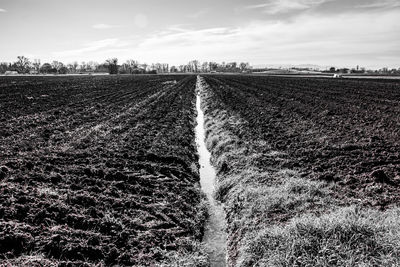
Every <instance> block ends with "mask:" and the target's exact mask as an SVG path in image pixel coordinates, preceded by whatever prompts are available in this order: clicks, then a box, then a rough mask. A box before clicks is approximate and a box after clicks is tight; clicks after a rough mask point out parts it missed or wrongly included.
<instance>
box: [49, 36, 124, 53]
mask: <svg viewBox="0 0 400 267" xmlns="http://www.w3.org/2000/svg"><path fill="white" fill-rule="evenodd" d="M127 45H128V42H126V41H120V40H119V39H117V38H110V39H104V40H99V41H94V42H89V43H86V44H85V45H84V47H82V48H79V49H72V50H65V51H58V52H53V55H55V56H59V57H66V56H77V55H81V54H83V53H88V52H95V51H99V50H105V49H118V48H121V47H125V46H127Z"/></svg>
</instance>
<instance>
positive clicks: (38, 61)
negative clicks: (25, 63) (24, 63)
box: [32, 59, 41, 72]
mask: <svg viewBox="0 0 400 267" xmlns="http://www.w3.org/2000/svg"><path fill="white" fill-rule="evenodd" d="M32 65H33V67H34V68H35V70H36V71H37V72H39V71H40V66H41V64H40V59H34V60H33V63H32Z"/></svg>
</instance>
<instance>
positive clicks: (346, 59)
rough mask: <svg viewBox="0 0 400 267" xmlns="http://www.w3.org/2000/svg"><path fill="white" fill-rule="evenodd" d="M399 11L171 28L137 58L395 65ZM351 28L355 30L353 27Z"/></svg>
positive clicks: (399, 43)
mask: <svg viewBox="0 0 400 267" xmlns="http://www.w3.org/2000/svg"><path fill="white" fill-rule="evenodd" d="M398 15H399V14H398V12H395V11H393V10H391V11H388V12H386V13H385V14H382V13H367V14H366V13H358V14H340V15H324V16H322V15H321V16H308V15H307V16H306V15H303V16H298V17H296V18H295V20H294V21H292V22H284V21H278V22H271V21H262V20H260V21H253V22H251V23H249V24H248V25H245V26H241V27H217V28H207V29H200V30H197V29H182V28H179V31H177V30H175V29H169V30H167V31H163V32H160V33H158V34H154V35H152V36H150V37H148V38H147V39H145V40H143V41H142V42H141V43H140V44H139V45H138V46H137V47H135V50H134V53H136V55H140V56H141V57H142V58H146V59H147V60H149V61H169V62H171V59H172V61H173V60H174V59H175V62H171V63H173V64H178V62H185V61H188V60H190V59H193V58H197V59H199V60H216V61H231V60H235V61H250V62H252V63H254V64H262V63H293V64H300V63H316V64H320V65H329V64H333V65H337V66H355V65H357V64H360V65H364V66H368V64H369V65H371V64H376V65H380V66H381V67H382V66H383V65H394V66H395V65H397V64H398V62H399V60H400V48H399V47H400V38H399V37H398V34H397V33H398V31H399V25H398ZM349 25H351V27H349Z"/></svg>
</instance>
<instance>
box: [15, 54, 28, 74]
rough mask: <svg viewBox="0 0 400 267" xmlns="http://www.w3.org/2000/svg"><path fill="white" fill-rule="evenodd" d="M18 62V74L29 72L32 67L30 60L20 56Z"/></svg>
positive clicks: (16, 63)
mask: <svg viewBox="0 0 400 267" xmlns="http://www.w3.org/2000/svg"><path fill="white" fill-rule="evenodd" d="M17 58H18V60H17V62H15V66H16V67H17V70H18V72H20V73H27V72H29V68H30V65H31V62H30V61H29V59H28V58H26V57H24V56H18V57H17Z"/></svg>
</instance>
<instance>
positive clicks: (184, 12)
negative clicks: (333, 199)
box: [0, 0, 400, 68]
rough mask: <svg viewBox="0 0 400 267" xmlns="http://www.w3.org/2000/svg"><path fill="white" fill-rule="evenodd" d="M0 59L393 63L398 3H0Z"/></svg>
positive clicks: (399, 56) (398, 41)
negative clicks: (20, 56)
mask: <svg viewBox="0 0 400 267" xmlns="http://www.w3.org/2000/svg"><path fill="white" fill-rule="evenodd" d="M0 40H1V41H0V61H15V59H16V57H17V56H18V55H25V56H27V57H29V58H31V59H33V58H40V59H42V63H43V62H45V61H52V60H60V61H63V62H65V63H68V62H72V61H75V60H76V61H78V62H81V61H89V60H93V61H98V62H103V61H104V60H105V59H107V58H110V57H117V58H119V60H120V62H121V61H124V60H126V59H130V58H131V59H136V60H138V61H140V62H146V63H152V62H165V63H170V64H176V65H179V64H184V63H187V62H188V61H189V60H192V59H198V60H200V61H217V62H221V61H225V62H229V61H246V62H250V63H251V64H253V65H256V64H319V65H323V66H328V65H332V66H338V67H339V66H349V67H352V66H356V65H360V66H365V67H373V68H380V67H396V68H398V67H400V0H201V1H200V0H198V1H192V0H68V1H67V0H0Z"/></svg>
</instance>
